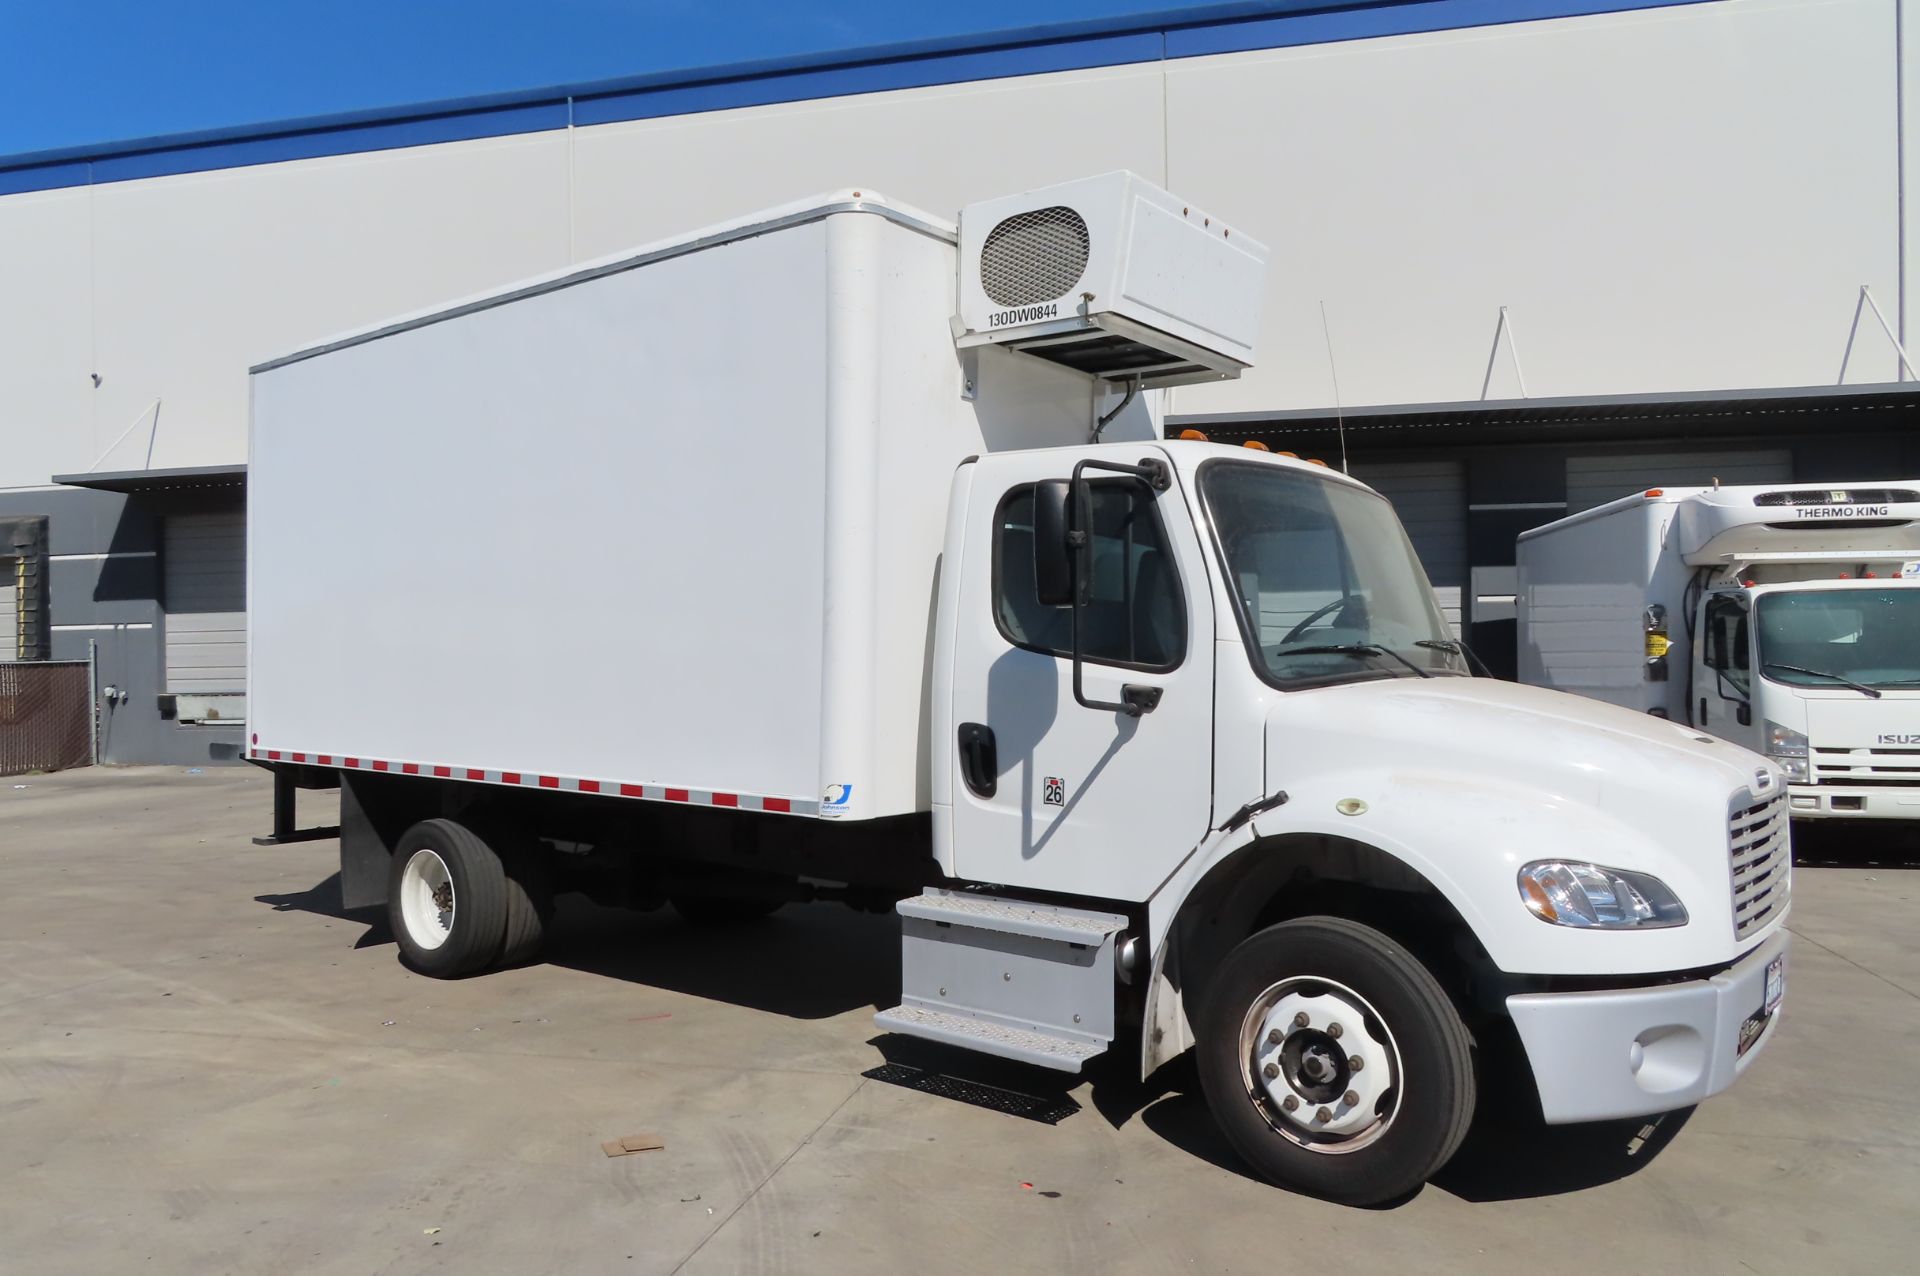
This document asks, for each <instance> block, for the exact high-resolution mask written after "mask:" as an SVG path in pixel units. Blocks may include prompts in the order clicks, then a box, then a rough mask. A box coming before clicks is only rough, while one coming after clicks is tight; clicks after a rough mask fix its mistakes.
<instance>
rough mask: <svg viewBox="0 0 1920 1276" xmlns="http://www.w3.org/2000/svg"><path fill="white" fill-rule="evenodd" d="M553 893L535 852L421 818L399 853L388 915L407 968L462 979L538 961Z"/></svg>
mask: <svg viewBox="0 0 1920 1276" xmlns="http://www.w3.org/2000/svg"><path fill="white" fill-rule="evenodd" d="M551 912H552V895H551V892H550V891H549V890H548V888H547V884H546V880H545V876H544V874H543V872H542V871H541V864H540V861H539V859H538V857H537V855H536V853H535V852H534V851H533V850H532V849H531V848H530V847H526V846H522V845H519V844H518V843H517V841H516V840H514V839H512V838H511V837H510V836H508V835H507V834H505V833H504V831H502V832H496V833H494V834H493V835H492V837H491V839H487V838H482V837H481V836H480V835H479V834H478V833H477V832H475V831H474V830H473V829H470V828H468V827H466V826H465V825H463V824H459V823H457V822H455V821H453V820H446V819H433V820H422V821H420V823H418V824H415V825H414V826H413V827H412V828H410V829H408V830H407V831H406V833H405V834H404V835H403V836H402V837H401V839H400V844H399V847H398V848H397V849H396V850H395V851H394V855H393V864H392V867H391V869H390V870H389V876H388V879H387V920H388V923H389V925H390V926H391V928H392V930H393V935H394V938H395V940H397V941H398V942H399V945H400V955H401V957H402V959H403V960H405V962H406V963H407V965H408V966H410V967H412V968H413V969H414V970H417V971H419V972H420V973H421V974H423V975H432V976H433V977H435V978H437V979H458V978H460V977H461V976H463V975H471V974H475V973H477V972H479V971H482V970H488V969H491V968H493V967H495V966H512V965H518V964H520V963H522V962H525V961H529V960H531V959H532V958H533V957H534V955H535V954H536V953H538V952H539V950H540V944H541V941H542V940H543V939H544V937H545V933H546V922H547V918H548V917H549V916H550V914H551Z"/></svg>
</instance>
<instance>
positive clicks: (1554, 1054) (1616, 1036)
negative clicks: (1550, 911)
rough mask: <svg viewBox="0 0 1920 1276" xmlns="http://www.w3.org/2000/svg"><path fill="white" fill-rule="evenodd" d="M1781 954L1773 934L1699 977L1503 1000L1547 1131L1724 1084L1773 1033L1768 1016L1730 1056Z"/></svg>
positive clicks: (1666, 1104) (1646, 1108) (1651, 1108)
mask: <svg viewBox="0 0 1920 1276" xmlns="http://www.w3.org/2000/svg"><path fill="white" fill-rule="evenodd" d="M1786 950H1787V932H1786V930H1785V928H1782V929H1780V930H1778V931H1776V932H1775V933H1774V934H1773V936H1772V937H1771V938H1769V939H1768V940H1766V941H1765V942H1764V943H1762V944H1761V945H1760V946H1759V947H1758V948H1756V949H1754V950H1753V951H1752V952H1750V953H1748V954H1747V955H1746V956H1745V957H1743V958H1741V959H1740V960H1739V961H1737V962H1735V963H1734V964H1733V965H1732V966H1730V967H1728V968H1727V969H1726V970H1723V971H1721V972H1720V973H1719V974H1717V975H1713V976H1711V977H1709V978H1706V979H1695V980H1689V981H1688V982H1686V983H1680V984H1666V985H1664V986H1661V987H1657V988H1623V989H1618V990H1612V991H1601V992H1564V993H1522V994H1519V995H1516V996H1512V997H1509V998H1507V1012H1508V1013H1509V1014H1510V1015H1512V1017H1513V1023H1514V1027H1515V1028H1516V1029H1518V1030H1519V1033H1520V1041H1521V1044H1522V1045H1523V1046H1525V1048H1526V1052H1527V1060H1528V1062H1529V1063H1530V1064H1532V1066H1533V1076H1534V1081H1535V1084H1536V1085H1537V1086H1538V1087H1539V1091H1540V1107H1541V1110H1542V1112H1543V1113H1544V1114H1545V1116H1546V1119H1547V1123H1548V1124H1550V1125H1565V1124H1570V1123H1572V1122H1576V1121H1605V1120H1610V1119H1613V1118H1617V1117H1633V1116H1646V1115H1649V1114H1651V1113H1655V1112H1670V1111H1672V1110H1674V1109H1675V1108H1684V1107H1687V1106H1689V1105H1691V1104H1695V1103H1698V1102H1700V1101H1701V1100H1702V1099H1705V1098H1707V1097H1708V1096H1710V1095H1715V1094H1718V1093H1720V1091H1722V1090H1724V1089H1726V1088H1727V1087H1728V1086H1730V1085H1732V1084H1733V1083H1734V1081H1735V1080H1736V1079H1737V1078H1738V1077H1739V1076H1740V1074H1741V1073H1742V1072H1745V1071H1746V1070H1747V1068H1748V1066H1749V1065H1751V1064H1752V1063H1753V1061H1754V1060H1755V1059H1756V1058H1758V1057H1759V1055H1760V1052H1761V1051H1762V1050H1764V1049H1765V1048H1766V1045H1767V1042H1769V1041H1770V1040H1772V1039H1773V1036H1774V1034H1775V1033H1776V1032H1777V1031H1778V1029H1779V1021H1780V1010H1779V1009H1775V1011H1774V1013H1773V1015H1772V1016H1771V1017H1770V1018H1769V1019H1768V1021H1767V1023H1766V1026H1765V1027H1764V1028H1763V1029H1762V1031H1761V1033H1760V1036H1759V1039H1758V1040H1756V1041H1754V1042H1753V1044H1752V1045H1751V1046H1749V1047H1748V1049H1747V1051H1746V1053H1745V1054H1740V1053H1739V1037H1740V1028H1741V1025H1742V1024H1743V1023H1745V1022H1746V1020H1747V1019H1749V1018H1750V1017H1752V1016H1753V1015H1754V1014H1755V1013H1756V1012H1758V1011H1759V1010H1760V1009H1761V1008H1762V1006H1763V1005H1764V1004H1765V1001H1766V983H1767V965H1768V963H1770V962H1771V961H1772V960H1773V959H1774V958H1775V957H1778V956H1780V955H1782V954H1783V953H1785V952H1786Z"/></svg>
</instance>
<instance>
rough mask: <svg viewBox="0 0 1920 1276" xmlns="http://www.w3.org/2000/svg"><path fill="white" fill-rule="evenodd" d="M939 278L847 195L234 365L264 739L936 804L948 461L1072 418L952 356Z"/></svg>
mask: <svg viewBox="0 0 1920 1276" xmlns="http://www.w3.org/2000/svg"><path fill="white" fill-rule="evenodd" d="M955 280H956V263H955V249H954V244H953V228H952V226H951V225H950V224H945V223H942V222H940V221H939V220H938V219H936V218H932V217H928V216H927V215H925V214H922V213H918V212H915V211H913V210H910V209H903V208H901V207H899V206H896V205H891V204H889V203H888V202H887V201H885V200H884V199H881V198H879V197H876V196H874V195H872V194H871V193H870V192H868V193H865V194H855V193H852V192H849V193H846V194H844V195H839V196H826V197H822V198H821V199H819V200H815V201H808V202H806V203H803V204H798V205H791V206H788V207H785V208H781V209H775V210H772V211H771V212H768V213H764V214H760V215H758V216H756V217H751V218H746V219H742V220H741V221H738V222H733V223H728V224H726V225H723V226H719V227H713V228H709V229H707V230H704V231H700V232H698V233H696V234H693V235H689V236H686V237H683V238H681V239H677V240H673V241H668V242H665V243H662V244H655V245H650V246H647V247H645V248H642V249H636V250H634V251H633V252H631V253H627V254H621V255H619V256H617V257H613V258H608V259H605V260H603V261H600V262H596V263H591V264H590V265H588V266H584V267H580V268H577V269H575V270H573V271H570V272H565V273H562V274H558V275H554V276H549V277H546V278H543V279H539V280H535V281H532V282H531V283H529V284H526V285H523V286H520V287H518V288H515V289H511V290H507V291H505V292H502V293H499V294H494V295H489V296H485V297H479V298H474V299H471V300H469V301H466V302H463V303H460V304H459V305H456V306H452V307H449V308H447V309H445V310H442V311H438V312H434V313H430V314H423V315H416V316H411V317H408V318H406V319H403V320H398V321H395V322H394V323H392V324H389V325H385V326H383V327H380V328H377V329H373V330H369V331H364V332H359V333H353V334H348V335H347V336H345V337H342V338H339V339H336V340H335V341H332V342H329V343H327V344H325V345H323V346H320V347H316V348H315V349H313V350H309V351H303V352H301V353H299V354H295V355H290V356H288V357H287V358H285V359H281V360H275V361H273V362H270V363H267V364H263V365H261V366H260V367H259V368H256V369H255V374H254V378H253V427H252V444H251V461H250V468H249V484H250V493H249V519H248V525H249V530H248V539H249V543H248V570H249V597H250V599H251V602H252V605H251V607H250V611H249V621H250V630H251V632H250V651H251V670H250V691H251V696H252V701H251V710H252V720H251V722H250V724H249V730H250V732H251V733H253V735H254V736H255V740H254V742H253V744H252V748H251V750H250V753H251V756H256V757H277V758H280V759H283V760H284V759H290V758H291V757H292V756H293V755H294V754H295V753H299V754H302V755H305V759H306V760H308V761H315V760H318V759H319V757H321V756H322V755H324V756H326V757H328V758H330V759H332V764H333V765H336V766H337V765H341V761H342V759H344V758H349V757H351V758H356V759H367V758H374V759H381V760H382V761H383V762H384V763H385V764H387V765H388V766H390V767H391V768H392V769H396V770H399V769H403V768H405V767H409V766H417V767H418V768H419V769H420V773H421V774H427V775H434V774H448V775H451V776H452V777H454V778H466V775H467V773H468V772H469V771H471V772H473V773H474V776H473V778H484V779H489V780H495V779H498V778H500V777H502V776H505V775H507V774H508V773H512V774H515V775H518V776H521V777H527V776H538V777H541V778H540V779H539V780H538V783H540V784H546V783H547V780H548V779H549V778H551V779H552V781H553V783H552V785H550V786H549V787H556V788H561V789H574V788H587V789H588V790H589V791H596V790H597V791H601V792H625V791H627V789H625V788H622V787H621V786H629V787H631V788H632V789H633V793H632V794H631V795H637V796H659V795H660V791H661V790H662V789H670V790H673V791H675V792H676V793H682V794H691V795H692V796H691V800H693V801H696V802H698V801H714V802H719V803H721V804H723V805H724V804H732V803H730V802H729V801H728V799H730V798H731V799H735V800H737V801H738V804H739V805H741V806H743V807H747V808H750V809H767V810H776V811H778V810H787V811H790V812H791V813H793V814H796V815H808V814H815V813H820V814H824V815H833V816H839V817H842V818H848V819H859V818H872V817H878V816H885V815H896V814H902V813H906V812H913V811H924V810H926V809H927V808H928V804H929V785H928V765H927V762H928V756H929V748H928V740H927V729H928V728H927V723H928V720H929V707H928V694H929V687H928V680H929V673H928V665H929V660H930V656H931V651H932V636H931V634H930V632H929V626H930V624H931V623H932V620H933V611H934V598H935V589H936V584H937V577H938V565H939V557H940V550H941V540H942V536H943V534H944V530H945V517H946V511H945V503H946V493H947V489H948V486H949V483H950V480H951V476H952V472H953V470H954V467H955V466H956V465H957V464H959V463H960V462H961V461H962V460H963V459H964V458H965V457H966V456H967V455H969V454H970V453H983V452H987V451H992V450H997V449H1000V448H1005V447H1013V446H1021V447H1031V446H1047V445H1066V444H1073V443H1079V442H1083V441H1084V440H1085V438H1086V435H1087V431H1088V428H1089V423H1090V420H1091V414H1092V408H1093V383H1092V382H1090V381H1089V380H1088V379H1087V378H1086V377H1085V376H1083V375H1080V374H1077V373H1072V372H1069V371H1067V370H1064V369H1061V368H1059V367H1055V366H1052V365H1049V364H1047V363H1044V362H1040V361H1037V360H1031V359H1026V358H1024V357H1022V356H1019V355H1016V354H1012V353H1009V352H1006V351H1000V350H990V351H983V352H979V353H977V354H974V353H969V354H968V355H967V356H965V357H964V358H963V356H962V355H961V354H960V353H959V352H957V351H956V350H955V347H954V341H953V335H952V332H951V329H950V327H949V318H950V316H951V315H952V314H953V309H954V291H955ZM963 366H964V368H965V369H966V371H967V372H968V373H969V374H970V375H971V378H972V379H973V381H974V383H975V384H974V397H972V398H971V399H969V398H967V397H965V395H964V393H963V389H964V386H963V382H964V380H965V379H966V378H965V377H964V376H963ZM1115 431H1117V437H1121V438H1126V437H1141V438H1145V437H1150V436H1151V435H1152V425H1151V421H1150V420H1149V418H1148V414H1147V410H1146V408H1145V406H1144V405H1139V404H1136V405H1134V406H1133V407H1132V408H1130V409H1129V411H1128V413H1127V414H1126V415H1124V416H1123V417H1122V418H1121V419H1120V420H1119V421H1117V422H1116V423H1115V425H1114V426H1113V427H1110V434H1111V433H1114V432H1115ZM438 768H446V770H445V771H441V770H439V769H438ZM523 782H527V781H524V780H523ZM642 786H645V791H643V789H642ZM823 797H824V798H825V799H826V802H825V805H824V806H823V804H822V799H823ZM762 799H766V800H767V801H765V803H764V805H763V804H762ZM678 800H688V799H687V798H686V797H680V798H679V799H678Z"/></svg>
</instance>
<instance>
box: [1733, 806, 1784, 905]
mask: <svg viewBox="0 0 1920 1276" xmlns="http://www.w3.org/2000/svg"><path fill="white" fill-rule="evenodd" d="M1727 853H1728V857H1729V858H1730V859H1731V860H1732V865H1733V937H1734V938H1735V939H1745V938H1746V937H1747V936H1748V935H1750V934H1752V933H1753V932H1754V931H1756V930H1758V929H1760V928H1761V927H1762V926H1764V925H1766V924H1767V922H1768V921H1770V920H1771V919H1772V918H1773V917H1774V916H1775V915H1776V914H1778V913H1779V912H1780V911H1781V910H1782V909H1784V908H1785V907H1786V906H1787V895H1788V892H1789V891H1790V889H1791V887H1792V878H1793V844H1792V842H1791V840H1790V839H1789V837H1788V834H1787V795H1786V794H1785V793H1777V794H1775V795H1774V796H1773V797H1770V798H1765V799H1762V800H1761V801H1759V802H1755V801H1754V800H1753V795H1752V794H1750V793H1737V794H1735V795H1734V799H1733V811H1732V813H1731V814H1730V815H1729V816H1728V817H1727Z"/></svg>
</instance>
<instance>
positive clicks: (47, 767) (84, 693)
mask: <svg viewBox="0 0 1920 1276" xmlns="http://www.w3.org/2000/svg"><path fill="white" fill-rule="evenodd" d="M92 761H93V672H92V670H91V669H90V668H89V667H88V664H87V662H86V661H84V660H21V661H0V775H24V774H25V773H27V772H28V771H62V770H65V769H67V768H68V767H76V766H87V765H89V764H90V763H91V762H92Z"/></svg>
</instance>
